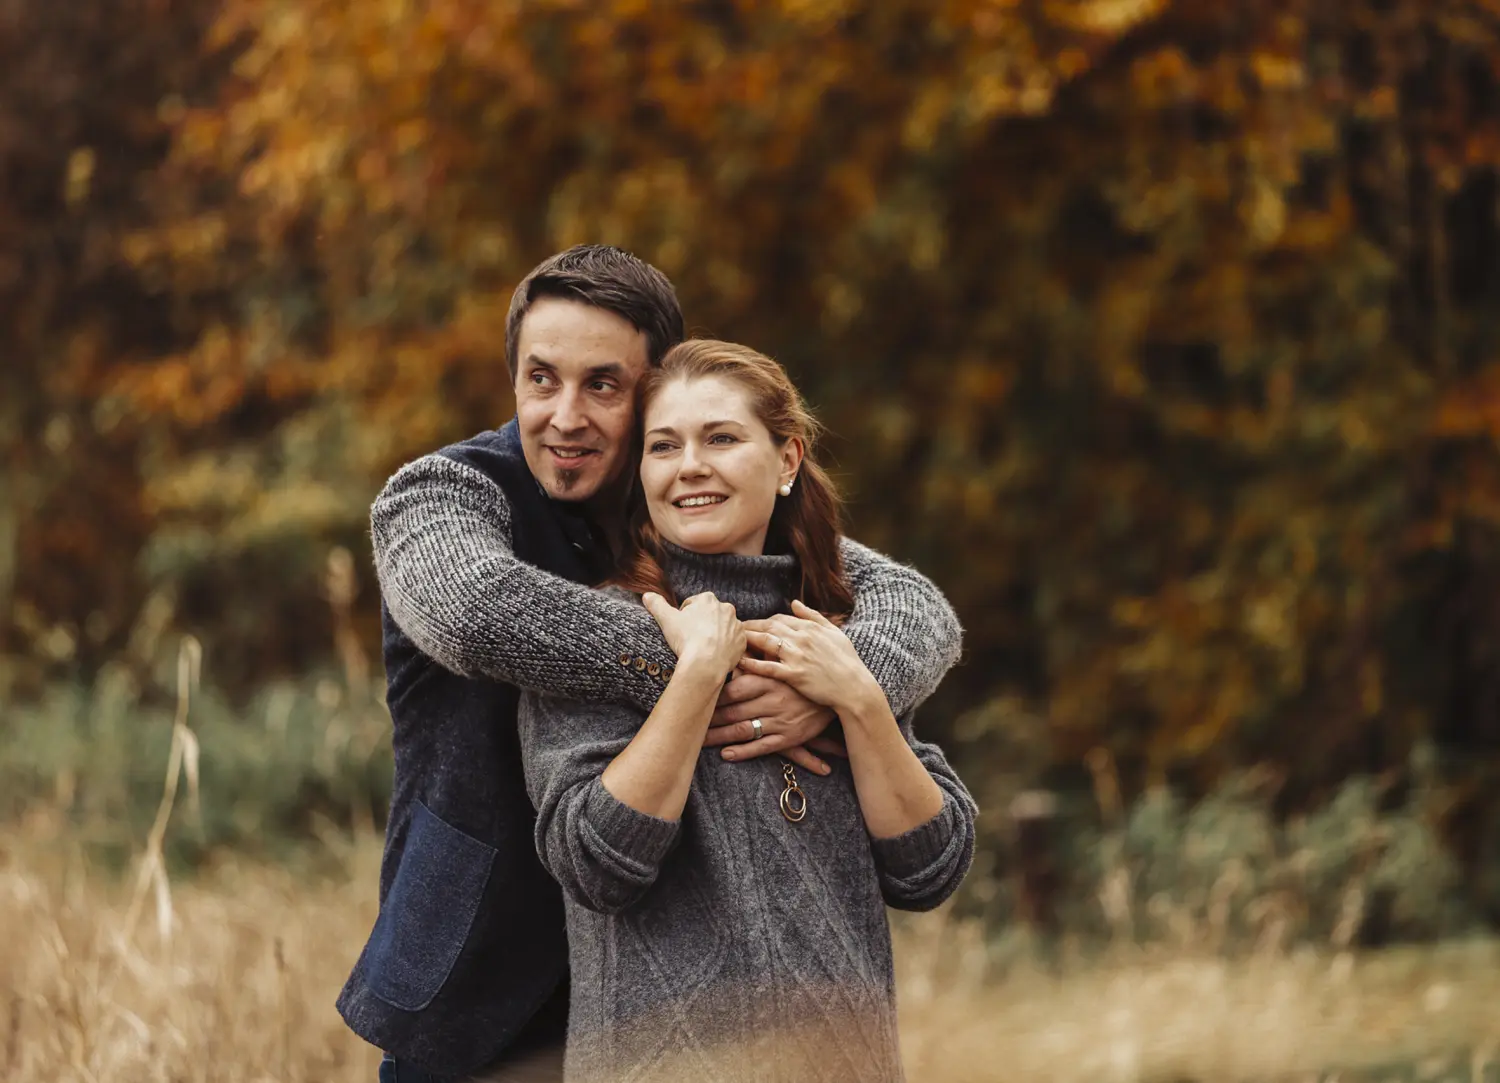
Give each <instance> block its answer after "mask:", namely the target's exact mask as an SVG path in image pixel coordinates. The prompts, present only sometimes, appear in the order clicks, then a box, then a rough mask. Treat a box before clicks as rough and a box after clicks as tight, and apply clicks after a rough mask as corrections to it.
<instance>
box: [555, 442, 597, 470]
mask: <svg viewBox="0 0 1500 1083" xmlns="http://www.w3.org/2000/svg"><path fill="white" fill-rule="evenodd" d="M547 450H548V451H550V452H551V453H552V455H553V457H554V458H557V459H560V460H562V461H563V462H565V463H569V464H574V465H576V464H577V463H578V461H579V460H580V459H586V458H588V457H589V456H590V455H598V454H599V451H598V449H597V448H587V447H557V446H552V445H549V446H548V447H547Z"/></svg>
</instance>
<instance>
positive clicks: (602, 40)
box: [23, 0, 1500, 796]
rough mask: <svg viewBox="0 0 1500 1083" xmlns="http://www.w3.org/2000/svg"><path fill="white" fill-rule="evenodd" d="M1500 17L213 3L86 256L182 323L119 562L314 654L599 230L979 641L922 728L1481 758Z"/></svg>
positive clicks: (1238, 6)
mask: <svg viewBox="0 0 1500 1083" xmlns="http://www.w3.org/2000/svg"><path fill="white" fill-rule="evenodd" d="M1497 18H1500V17H1497V15H1496V13H1495V12H1494V11H1493V10H1492V5H1490V4H1488V3H1485V2H1483V0H1351V2H1350V3H1348V4H1344V5H1339V6H1337V7H1332V6H1329V5H1321V4H1314V3H1312V2H1311V0H1256V2H1251V0H1175V2H1168V0H1047V2H1036V3H1014V2H1004V0H987V2H983V0H966V2H960V0H950V2H945V3H942V4H937V5H933V4H927V3H916V2H914V0H888V2H882V3H879V4H875V3H869V2H865V3H858V2H853V0H842V2H841V0H823V2H819V0H781V2H778V3H769V4H766V3H761V4H751V3H747V2H740V3H735V2H729V0H715V2H701V3H688V4H681V5H647V4H641V3H637V2H632V0H608V2H601V3H594V4H582V3H577V2H571V0H549V2H537V3H531V4H526V5H517V4H511V3H503V2H501V0H429V2H427V3H424V4H416V3H403V2H394V3H385V4H378V5H371V4H354V3H349V2H348V0H222V3H221V5H220V10H219V14H218V19H217V21H216V23H215V26H214V29H213V32H212V34H211V36H210V38H209V42H208V47H209V49H210V54H209V55H210V58H211V60H212V62H213V63H219V62H225V63H231V62H232V65H233V73H232V76H231V77H229V78H227V79H226V80H225V81H224V83H223V85H222V87H221V88H220V91H219V92H218V93H217V94H216V95H214V96H212V97H211V98H209V97H199V98H193V99H192V100H188V99H187V98H183V97H179V98H177V99H173V101H172V103H171V105H170V107H164V108H163V109H162V110H160V111H159V113H158V115H159V116H162V117H164V118H166V120H167V121H168V122H169V123H170V125H171V128H172V133H173V150H172V154H171V157H170V160H169V161H167V162H166V163H165V164H164V165H163V166H162V168H161V169H160V170H159V171H157V173H156V174H155V176H154V179H153V183H152V186H151V189H150V194H151V199H150V202H149V204H148V205H149V207H150V209H151V215H150V221H148V222H144V223H142V224H141V225H140V227H139V228H138V229H135V230H133V231H131V232H129V234H128V235H126V236H123V237H122V238H121V244H120V245H119V246H118V248H117V249H116V250H117V251H118V252H119V253H120V255H121V258H122V259H123V261H124V267H126V268H128V274H129V275H130V276H131V280H132V281H138V282H143V283H150V284H152V288H154V289H157V290H159V291H160V293H159V294H158V298H159V304H160V306H161V310H162V311H166V312H169V313H174V314H179V318H181V319H182V320H183V321H184V322H182V323H180V324H176V325H174V326H180V327H191V328H192V331H193V336H192V338H191V341H188V342H186V343H176V342H174V343H173V344H172V345H170V346H165V347H162V348H158V349H157V350H155V351H154V353H153V354H152V356H150V357H149V358H148V357H146V356H144V353H145V351H139V350H136V351H132V350H130V349H127V348H125V347H123V346H121V345H120V342H121V341H122V340H121V339H120V337H119V336H118V335H116V334H114V333H113V332H111V333H109V334H101V336H100V337H99V338H98V339H96V340H95V341H97V342H98V343H99V346H98V357H99V358H100V359H101V361H100V369H101V372H100V386H104V387H105V388H106V393H105V394H104V395H103V397H102V398H101V399H100V400H99V404H98V405H97V406H96V407H95V409H96V410H99V411H104V412H105V413H106V414H108V415H109V416H123V417H128V418H132V419H135V420H134V422H133V424H134V425H135V426H136V428H135V429H134V430H132V431H138V432H139V433H141V434H142V435H141V437H140V443H139V450H138V451H137V452H136V453H134V455H133V457H129V458H126V457H124V456H122V457H121V460H120V462H121V464H122V466H121V468H122V469H123V468H125V467H124V465H123V464H124V463H126V462H129V463H131V464H136V466H135V468H137V469H139V470H140V471H141V477H142V479H143V480H142V483H141V486H140V499H139V501H138V502H136V503H134V504H132V505H131V507H132V509H133V514H134V515H135V516H137V520H136V522H137V523H138V524H139V525H138V529H139V531H140V532H141V534H142V536H147V535H149V539H150V541H149V544H148V545H146V547H145V549H144V557H143V564H142V565H141V567H142V568H143V569H144V571H145V573H146V574H148V575H149V576H151V577H152V579H151V581H152V582H154V583H156V582H159V583H167V584H176V585H177V586H178V589H179V590H180V591H181V592H182V597H183V599H184V602H183V605H184V612H183V615H184V619H189V620H192V621H194V622H196V623H200V624H205V625H210V626H211V630H212V632H213V636H212V638H211V642H216V643H217V644H218V645H219V647H220V653H221V655H227V656H229V657H231V658H233V659H236V660H237V661H236V663H235V664H236V665H239V666H240V670H239V671H240V672H242V673H243V674H244V675H245V676H247V677H249V676H252V675H255V674H258V673H260V672H263V671H265V670H266V669H269V668H284V667H286V666H290V665H294V664H297V663H298V662H299V660H305V657H306V655H307V652H308V651H312V650H317V649H326V648H325V647H321V645H320V644H319V643H318V642H317V641H316V640H315V638H314V637H313V636H312V634H311V632H310V631H309V630H313V629H321V625H319V624H318V623H317V622H316V620H314V619H311V618H310V617H309V615H310V614H313V613H314V610H315V608H316V607H318V605H319V603H318V600H317V599H316V598H315V597H314V596H313V595H314V587H313V586H312V584H314V583H315V581H316V576H317V574H318V569H319V567H320V563H321V560H322V553H323V552H324V550H325V548H326V546H327V545H328V544H330V543H331V542H333V541H342V542H345V543H348V544H353V543H354V542H355V540H356V539H357V538H358V537H359V535H360V534H361V533H362V531H363V524H364V517H365V512H366V508H367V504H368V499H369V497H370V496H371V494H372V493H373V491H374V489H375V487H376V486H377V485H378V483H379V481H380V480H381V478H382V477H383V476H384V475H385V474H386V473H387V472H388V471H389V470H391V469H393V468H394V467H395V466H396V465H397V464H399V463H400V462H402V461H403V460H405V459H407V458H409V457H411V456H413V455H415V454H418V453H421V452H423V451H426V450H428V449H430V448H432V447H435V446H437V445H438V444H440V443H441V442H443V441H445V440H448V439H451V438H455V437H458V436H462V435H464V434H466V433H468V432H469V431H472V430H474V429H477V428H480V427H483V426H486V425H490V424H494V423H497V422H499V421H501V420H503V419H504V417H505V416H507V412H508V408H509V397H508V395H509V393H508V389H507V388H506V387H505V377H504V368H503V360H502V334H501V325H502V321H503V316H504V308H505V302H506V300H507V297H508V291H509V289H510V287H511V285H512V284H513V283H514V282H515V281H516V280H517V279H518V277H519V276H520V275H521V274H523V273H524V272H525V271H526V270H527V269H528V268H529V267H530V266H531V265H532V264H534V263H535V262H536V260H537V259H539V258H540V257H542V256H543V255H545V254H547V253H548V252H551V251H553V250H556V249H558V248H560V247H562V246H565V245H567V244H570V243H573V242H576V241H582V240H604V241H610V242H614V243H617V244H621V245H624V246H626V247H629V248H631V249H633V250H634V251H636V252H638V253H639V254H640V255H642V256H643V257H645V258H647V259H650V260H651V261H653V262H655V263H656V264H658V265H659V266H661V267H662V268H663V269H664V270H666V271H667V272H668V273H669V274H671V275H672V276H673V277H674V279H675V280H676V281H677V283H678V285H679V287H680V289H681V293H682V297H683V301H684V306H685V308H686V310H687V312H688V316H689V321H690V324H691V325H693V326H694V327H696V328H698V329H701V330H704V331H709V332H712V333H714V334H718V335H722V336H726V337H732V338H740V339H744V340H746V341H749V342H751V343H754V344H755V345H757V346H760V347H762V348H766V349H768V350H770V351H771V352H773V353H775V354H776V355H777V356H779V357H781V358H782V359H783V360H785V361H786V362H787V363H788V365H789V366H790V367H791V368H792V370H793V372H794V374H795V375H796V376H797V377H798V378H799V380H800V382H801V383H802V385H803V386H804V387H805V388H806V389H807V390H808V392H809V393H810V395H811V397H812V398H813V400H814V401H815V403H816V404H817V405H818V406H819V408H820V410H821V412H822V414H823V416H824V417H825V419H826V420H828V421H829V422H830V424H831V426H832V429H833V431H834V433H835V434H836V436H835V440H834V444H833V446H834V450H835V451H836V452H837V453H838V455H839V457H840V460H841V463H842V469H843V472H844V477H845V481H846V483H847V486H848V488H849V490H850V492H851V494H852V495H853V496H854V498H855V500H856V506H855V522H856V527H857V532H858V533H859V534H860V535H861V536H863V537H865V538H866V539H867V540H870V541H872V542H874V543H876V544H879V545H882V546H885V547H887V548H889V549H891V550H892V551H894V552H897V553H900V554H901V555H903V556H905V557H907V558H909V559H913V560H915V561H917V562H918V563H920V564H921V565H922V566H923V567H924V568H927V569H928V570H930V571H931V572H933V573H934V575H935V576H936V577H937V578H938V579H939V581H940V582H941V583H942V584H943V585H944V586H945V587H946V588H947V589H948V590H949V591H950V592H951V594H952V596H953V597H954V599H955V601H956V602H957V604H958V606H959V608H960V611H961V613H962V614H963V616H964V617H965V618H966V621H967V623H968V626H969V629H970V634H969V645H970V659H971V661H970V664H969V666H968V667H967V668H966V670H965V671H964V672H962V673H960V674H959V675H958V676H957V677H956V678H955V680H954V682H953V691H952V693H951V696H950V701H951V702H954V703H957V702H964V701H968V702H973V701H977V700H978V699H980V698H982V697H999V696H1002V695H1003V696H1005V697H1007V698H1008V700H1013V701H1015V702H1019V703H1021V704H1023V705H1025V706H1026V707H1027V708H1029V709H1030V710H1032V711H1034V712H1036V713H1037V714H1039V715H1041V716H1042V717H1044V718H1045V719H1046V720H1047V723H1048V732H1049V734H1050V740H1051V743H1052V747H1053V749H1054V751H1055V753H1056V755H1058V756H1059V757H1061V758H1062V759H1064V760H1070V761H1076V759H1077V758H1078V757H1079V756H1080V755H1081V754H1082V753H1083V752H1084V751H1086V750H1087V749H1089V748H1091V747H1094V746H1095V745H1098V744H1101V743H1103V744H1108V745H1109V746H1111V747H1112V748H1113V750H1114V752H1115V754H1116V758H1117V760H1118V762H1119V763H1121V764H1122V766H1123V768H1124V769H1125V771H1126V774H1127V780H1126V781H1127V784H1129V785H1131V786H1132V787H1133V786H1136V785H1139V784H1141V783H1143V782H1145V781H1147V780H1150V779H1154V778H1161V777H1164V776H1166V775H1168V774H1181V775H1183V776H1184V777H1186V778H1188V779H1190V780H1192V781H1194V782H1202V783H1206V782H1207V781H1209V780H1211V779H1212V778H1214V777H1216V776H1217V775H1218V774H1219V773H1220V772H1221V771H1222V770H1223V769H1224V767H1225V766H1226V765H1228V764H1231V763H1236V762H1243V761H1246V760H1253V759H1261V758H1266V759H1271V760H1275V761H1279V762H1281V763H1283V764H1286V765H1287V766H1288V767H1290V768H1291V769H1292V773H1293V778H1294V782H1295V783H1296V786H1295V787H1294V788H1293V790H1292V791H1289V792H1293V793H1300V794H1301V795H1303V796H1306V795H1307V794H1308V793H1309V792H1311V791H1313V790H1315V789H1316V788H1317V787H1318V786H1320V785H1322V784H1324V783H1326V782H1327V781H1328V780H1330V779H1332V778H1336V777H1339V776H1340V775H1342V774H1343V773H1345V772H1347V771H1349V770H1353V769H1360V768H1371V769H1379V768H1384V767H1386V766H1389V765H1392V764H1396V763H1400V762H1403V761H1404V760H1405V758H1406V756H1407V753H1408V751H1409V749H1410V747H1411V744H1412V742H1413V740H1414V739H1415V738H1416V737H1417V736H1419V735H1422V734H1432V735H1435V736H1437V737H1438V738H1440V739H1441V740H1444V741H1447V742H1450V743H1454V744H1457V745H1462V746H1464V747H1471V748H1478V747H1482V748H1485V749H1487V750H1489V751H1494V750H1495V747H1496V745H1497V744H1500V732H1497V723H1496V721H1495V719H1496V718H1497V717H1500V714H1497V711H1496V709H1495V707H1496V704H1497V700H1500V601H1496V599H1497V598H1500V594H1497V592H1496V591H1495V589H1494V588H1495V587H1497V586H1500V582H1497V580H1500V560H1497V547H1496V524H1497V512H1500V471H1497V462H1496V457H1495V453H1494V452H1495V441H1496V439H1497V437H1500V356H1497V350H1496V345H1497V327H1496V319H1497V312H1500V309H1497V307H1496V305H1495V303H1494V302H1495V300H1496V299H1497V298H1496V286H1497V275H1500V270H1497V264H1496V253H1497V247H1496V241H1497V234H1496V203H1495V201H1496V196H1497V174H1496V168H1497V165H1500V159H1497V155H1500V128H1497V108H1496V93H1497V86H1496V65H1497V62H1500V25H1497ZM57 168H61V167H60V166H58V167H57ZM57 213H58V214H61V213H62V212H61V211H58V212H57ZM114 266H116V267H117V268H118V267H119V265H118V264H115V265H114ZM116 273H119V274H126V273H127V271H125V270H119V269H117V271H116ZM181 314H186V315H185V316H182V315H181ZM38 371H40V370H39V369H38ZM51 521H54V520H51V519H49V520H48V522H51ZM106 521H107V520H105V519H104V518H103V517H95V518H93V519H91V520H90V521H89V524H88V529H90V530H94V531H98V530H100V529H102V526H101V524H102V523H104V522H106ZM49 529H50V528H49ZM24 534H25V532H24V531H23V535H24ZM38 536H41V535H38ZM371 602H372V599H370V598H368V597H366V599H365V605H366V613H367V614H368V613H369V612H370V605H371ZM54 608H55V609H56V611H57V613H58V614H62V615H67V614H69V613H71V611H70V610H68V607H67V605H65V604H63V603H61V602H59V603H57V605H56V606H55V607H54ZM51 612H52V611H50V610H49V613H51ZM304 618H309V619H304ZM49 619H50V617H49ZM319 634H320V635H321V634H322V633H321V632H320V633H319ZM1003 713H1004V712H1001V714H1003ZM987 717H991V715H990V714H985V715H976V716H975V718H978V719H981V720H982V718H987ZM932 724H933V725H934V726H936V727H937V728H939V729H942V728H943V727H944V724H943V723H942V722H941V721H935V722H934V723H932ZM976 724H978V723H976ZM980 728H981V729H982V725H980Z"/></svg>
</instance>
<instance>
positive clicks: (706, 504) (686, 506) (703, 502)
mask: <svg viewBox="0 0 1500 1083" xmlns="http://www.w3.org/2000/svg"><path fill="white" fill-rule="evenodd" d="M728 499H729V497H727V496H725V495H724V494H723V493H689V494H687V495H686V496H679V497H678V498H677V499H675V500H673V501H672V506H673V507H674V508H677V509H678V510H679V511H682V512H685V513H687V514H695V513H702V512H709V511H713V510H714V509H715V508H718V507H720V506H722V505H723V504H724V503H725V502H726V501H727V500H728Z"/></svg>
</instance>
